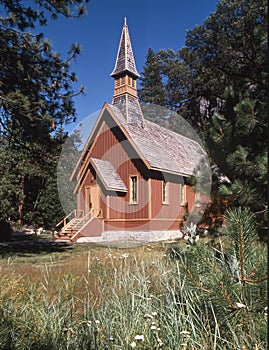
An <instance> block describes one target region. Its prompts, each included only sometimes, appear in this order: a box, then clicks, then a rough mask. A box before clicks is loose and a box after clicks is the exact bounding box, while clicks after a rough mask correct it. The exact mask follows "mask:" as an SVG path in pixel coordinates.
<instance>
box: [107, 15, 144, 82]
mask: <svg viewBox="0 0 269 350" xmlns="http://www.w3.org/2000/svg"><path fill="white" fill-rule="evenodd" d="M126 23H127V20H126V17H124V25H123V28H122V33H121V38H120V44H119V48H118V54H117V59H116V63H115V67H114V70H113V72H112V73H111V74H110V75H111V76H112V77H114V78H116V77H118V76H122V75H125V74H126V73H129V74H130V75H131V76H132V77H134V78H135V79H137V78H139V77H140V76H139V74H138V72H137V70H136V66H135V60H134V54H133V50H132V45H131V40H130V35H129V31H128V27H127V24H126Z"/></svg>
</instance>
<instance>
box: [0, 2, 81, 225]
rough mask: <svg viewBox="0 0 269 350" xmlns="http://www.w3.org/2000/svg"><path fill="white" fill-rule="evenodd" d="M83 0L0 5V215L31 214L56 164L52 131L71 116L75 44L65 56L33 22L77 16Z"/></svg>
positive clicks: (17, 216) (19, 217) (24, 216)
mask: <svg viewBox="0 0 269 350" xmlns="http://www.w3.org/2000/svg"><path fill="white" fill-rule="evenodd" d="M87 2H88V0H75V1H73V0H67V1H64V2H59V1H47V0H45V1H43V0H42V1H41V0H37V1H34V2H31V1H30V2H28V3H27V5H26V4H23V3H22V2H18V1H16V0H11V1H2V2H1V5H0V9H1V18H0V66H1V70H0V81H1V84H0V164H1V165H0V166H1V172H0V183H1V186H0V198H1V199H3V201H1V213H0V217H1V218H3V219H5V220H7V219H12V220H18V221H19V223H22V222H23V220H24V219H26V220H28V219H29V218H31V217H32V210H33V206H35V203H37V202H38V199H39V196H40V190H41V189H42V186H44V185H45V183H46V181H47V178H48V177H49V176H51V171H52V169H55V159H56V158H55V157H57V154H56V153H57V152H56V151H55V138H54V133H55V132H57V130H58V128H61V126H62V125H63V124H64V123H67V122H72V121H73V120H75V108H74V102H73V97H74V96H75V95H76V94H78V93H81V92H82V90H83V89H82V88H81V89H80V90H79V91H75V90H74V88H73V83H74V82H75V81H76V75H75V73H73V72H71V71H70V62H71V61H72V60H73V59H74V58H76V57H77V56H78V54H79V53H80V48H79V46H78V45H71V49H70V52H69V54H68V56H67V58H66V59H62V58H61V57H60V55H59V54H58V53H56V52H54V51H53V50H52V48H51V46H50V43H49V41H48V40H47V39H45V38H44V37H43V34H42V33H38V34H32V33H31V31H33V30H34V29H35V28H36V25H37V24H39V25H40V26H42V25H46V23H47V20H48V18H49V16H51V18H52V19H56V18H57V17H58V16H59V15H63V16H66V17H80V16H81V15H82V14H83V13H84V12H85V6H84V4H85V3H87Z"/></svg>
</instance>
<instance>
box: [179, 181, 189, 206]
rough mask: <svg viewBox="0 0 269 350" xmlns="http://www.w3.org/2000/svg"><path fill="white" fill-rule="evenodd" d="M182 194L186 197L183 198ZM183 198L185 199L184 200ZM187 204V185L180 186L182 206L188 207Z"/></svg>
mask: <svg viewBox="0 0 269 350" xmlns="http://www.w3.org/2000/svg"><path fill="white" fill-rule="evenodd" d="M182 193H184V195H183V196H182ZM182 197H183V198H182ZM186 202H187V192H186V185H185V184H184V185H182V184H180V205H182V206H183V205H186Z"/></svg>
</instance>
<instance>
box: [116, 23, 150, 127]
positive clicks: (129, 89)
mask: <svg viewBox="0 0 269 350" xmlns="http://www.w3.org/2000/svg"><path fill="white" fill-rule="evenodd" d="M111 76H112V77H113V78H114V79H115V82H114V95H113V101H112V104H113V105H114V106H117V107H118V108H119V109H120V111H121V112H122V114H123V116H124V118H125V120H126V122H127V123H130V124H136V125H140V126H143V125H144V118H143V114H142V111H141V108H140V105H139V102H138V98H137V90H136V79H137V78H139V74H138V72H137V70H136V66H135V60H134V54H133V50H132V45H131V40H130V36H129V31H128V27H127V24H126V17H125V18H124V25H123V28H122V33H121V38H120V43H119V48H118V54H117V59H116V63H115V67H114V70H113V72H112V73H111Z"/></svg>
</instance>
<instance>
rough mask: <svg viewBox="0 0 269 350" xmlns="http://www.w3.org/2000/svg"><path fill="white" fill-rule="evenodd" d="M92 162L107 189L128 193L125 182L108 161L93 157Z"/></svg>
mask: <svg viewBox="0 0 269 350" xmlns="http://www.w3.org/2000/svg"><path fill="white" fill-rule="evenodd" d="M90 161H91V163H92V165H93V167H94V169H95V171H96V173H97V175H98V176H99V178H100V180H101V181H102V183H103V185H104V186H105V187H106V189H108V190H114V191H123V192H125V191H127V187H126V186H125V184H124V182H123V181H122V179H121V178H120V176H119V174H118V173H117V172H116V170H115V168H114V166H113V165H112V164H111V163H110V162H109V161H108V160H103V159H97V158H93V157H91V158H90Z"/></svg>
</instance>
